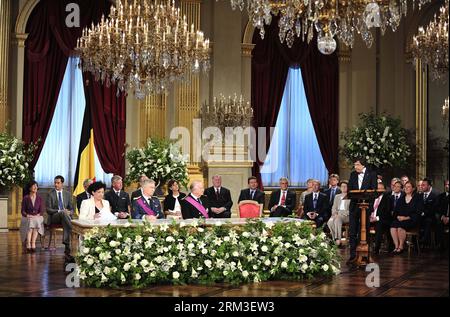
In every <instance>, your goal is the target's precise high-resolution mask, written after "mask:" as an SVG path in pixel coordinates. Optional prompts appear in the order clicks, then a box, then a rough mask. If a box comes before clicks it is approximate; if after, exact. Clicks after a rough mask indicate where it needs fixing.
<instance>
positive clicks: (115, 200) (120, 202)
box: [105, 175, 130, 219]
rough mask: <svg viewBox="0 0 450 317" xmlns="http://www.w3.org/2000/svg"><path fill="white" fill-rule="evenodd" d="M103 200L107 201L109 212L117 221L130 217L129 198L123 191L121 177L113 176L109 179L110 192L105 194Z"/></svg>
mask: <svg viewBox="0 0 450 317" xmlns="http://www.w3.org/2000/svg"><path fill="white" fill-rule="evenodd" d="M105 199H106V200H107V201H109V205H110V206H111V212H112V213H113V214H114V215H115V216H116V217H117V218H119V219H127V218H128V217H129V216H130V196H129V195H128V193H127V192H126V191H124V190H123V182H122V177H121V176H119V175H114V176H113V177H112V178H111V190H109V191H108V192H106V194H105Z"/></svg>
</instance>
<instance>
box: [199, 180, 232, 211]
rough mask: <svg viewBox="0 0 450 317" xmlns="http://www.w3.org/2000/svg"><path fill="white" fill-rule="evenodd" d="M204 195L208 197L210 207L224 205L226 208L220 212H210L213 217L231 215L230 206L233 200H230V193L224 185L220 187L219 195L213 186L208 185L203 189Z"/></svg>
mask: <svg viewBox="0 0 450 317" xmlns="http://www.w3.org/2000/svg"><path fill="white" fill-rule="evenodd" d="M205 195H206V196H207V197H208V202H209V206H210V207H216V208H220V207H225V208H226V210H225V211H223V212H221V213H220V214H216V213H215V212H210V214H211V216H212V217H213V218H230V217H231V206H233V201H232V200H231V193H230V191H229V190H228V189H227V188H225V187H220V194H219V197H217V195H216V191H215V189H214V186H212V187H209V188H207V189H206V190H205Z"/></svg>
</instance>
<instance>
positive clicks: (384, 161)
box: [341, 112, 411, 169]
mask: <svg viewBox="0 0 450 317" xmlns="http://www.w3.org/2000/svg"><path fill="white" fill-rule="evenodd" d="M359 118H360V120H359V121H360V125H359V126H357V127H353V128H351V129H347V130H346V131H345V132H344V133H343V134H342V136H341V138H342V139H343V140H344V141H345V144H344V146H343V148H342V154H343V155H344V157H345V158H346V159H347V161H348V162H349V163H350V164H352V163H353V160H354V159H355V158H357V157H364V158H365V159H366V161H367V163H368V164H370V165H372V166H374V167H376V168H378V169H380V168H381V169H382V168H386V167H398V168H402V167H405V166H406V164H407V161H408V158H409V156H410V155H411V149H410V146H409V144H408V142H407V137H406V136H407V132H406V129H404V128H402V127H401V121H400V119H396V118H392V117H390V116H387V115H382V116H377V115H375V114H374V113H373V112H370V113H366V114H360V115H359Z"/></svg>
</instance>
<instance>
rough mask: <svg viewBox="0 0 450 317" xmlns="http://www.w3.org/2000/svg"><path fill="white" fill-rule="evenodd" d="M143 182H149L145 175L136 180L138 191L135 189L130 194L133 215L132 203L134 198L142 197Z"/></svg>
mask: <svg viewBox="0 0 450 317" xmlns="http://www.w3.org/2000/svg"><path fill="white" fill-rule="evenodd" d="M145 180H149V178H148V177H147V175H141V176H139V178H138V186H139V187H138V189H136V190H135V191H134V192H132V193H131V214H133V201H134V200H135V199H136V198H139V197H141V196H142V189H141V188H142V183H143V182H144V181H145Z"/></svg>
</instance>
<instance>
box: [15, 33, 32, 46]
mask: <svg viewBox="0 0 450 317" xmlns="http://www.w3.org/2000/svg"><path fill="white" fill-rule="evenodd" d="M27 38H28V33H13V36H12V44H13V45H17V46H18V47H25V40H26V39H27Z"/></svg>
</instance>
